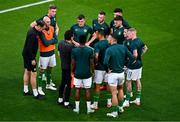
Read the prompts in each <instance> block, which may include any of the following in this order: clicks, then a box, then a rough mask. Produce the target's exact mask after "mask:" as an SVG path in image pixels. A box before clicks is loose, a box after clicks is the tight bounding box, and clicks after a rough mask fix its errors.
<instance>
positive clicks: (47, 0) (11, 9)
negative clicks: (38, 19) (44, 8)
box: [0, 0, 54, 14]
mask: <svg viewBox="0 0 180 122" xmlns="http://www.w3.org/2000/svg"><path fill="white" fill-rule="evenodd" d="M52 1H54V0H44V1H41V2H36V3H31V4H27V5H23V6H19V7H14V8H10V9H6V10H1V11H0V14H1V13H6V12H10V11H15V10H19V9H22V8H27V7H30V6H36V5H39V4H43V3H47V2H52Z"/></svg>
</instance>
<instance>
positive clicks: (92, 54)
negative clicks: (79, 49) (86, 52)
mask: <svg viewBox="0 0 180 122" xmlns="http://www.w3.org/2000/svg"><path fill="white" fill-rule="evenodd" d="M90 58H91V59H93V58H94V51H93V49H91V54H90Z"/></svg>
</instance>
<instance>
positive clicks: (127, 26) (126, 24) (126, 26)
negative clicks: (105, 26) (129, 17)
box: [123, 20, 131, 28]
mask: <svg viewBox="0 0 180 122" xmlns="http://www.w3.org/2000/svg"><path fill="white" fill-rule="evenodd" d="M123 26H124V27H125V28H130V27H131V26H130V25H129V23H128V22H127V21H126V20H124V21H123Z"/></svg>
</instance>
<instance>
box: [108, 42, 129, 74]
mask: <svg viewBox="0 0 180 122" xmlns="http://www.w3.org/2000/svg"><path fill="white" fill-rule="evenodd" d="M107 53H109V54H110V61H109V66H110V69H111V70H112V72H116V73H121V72H123V71H124V70H123V68H124V65H125V62H126V56H127V55H126V54H127V48H126V47H125V46H124V45H119V44H113V45H111V46H110V47H109V48H108V49H107Z"/></svg>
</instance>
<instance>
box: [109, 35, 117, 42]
mask: <svg viewBox="0 0 180 122" xmlns="http://www.w3.org/2000/svg"><path fill="white" fill-rule="evenodd" d="M110 36H112V38H114V40H115V41H116V42H117V40H118V37H117V35H116V34H110Z"/></svg>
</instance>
